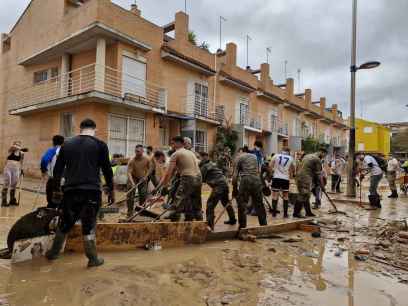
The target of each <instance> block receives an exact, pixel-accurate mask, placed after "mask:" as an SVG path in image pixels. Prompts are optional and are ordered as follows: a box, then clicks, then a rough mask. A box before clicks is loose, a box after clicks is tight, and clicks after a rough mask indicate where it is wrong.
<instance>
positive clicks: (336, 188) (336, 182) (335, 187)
mask: <svg viewBox="0 0 408 306" xmlns="http://www.w3.org/2000/svg"><path fill="white" fill-rule="evenodd" d="M340 184H341V175H338V174H332V176H331V190H332V191H333V192H340Z"/></svg>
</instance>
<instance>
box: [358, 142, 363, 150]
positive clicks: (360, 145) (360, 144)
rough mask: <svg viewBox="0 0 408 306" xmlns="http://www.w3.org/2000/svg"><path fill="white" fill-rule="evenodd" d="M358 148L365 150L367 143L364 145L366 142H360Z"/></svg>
mask: <svg viewBox="0 0 408 306" xmlns="http://www.w3.org/2000/svg"><path fill="white" fill-rule="evenodd" d="M357 150H358V151H364V150H365V145H364V143H359V144H358V146H357Z"/></svg>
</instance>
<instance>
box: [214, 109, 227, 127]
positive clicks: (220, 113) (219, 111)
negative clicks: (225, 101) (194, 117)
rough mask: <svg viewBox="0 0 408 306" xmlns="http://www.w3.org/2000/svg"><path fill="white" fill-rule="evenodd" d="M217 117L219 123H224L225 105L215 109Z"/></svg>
mask: <svg viewBox="0 0 408 306" xmlns="http://www.w3.org/2000/svg"><path fill="white" fill-rule="evenodd" d="M215 116H216V119H217V120H218V121H219V122H221V123H223V122H224V119H225V105H217V106H216V107H215Z"/></svg>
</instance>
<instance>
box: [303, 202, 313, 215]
mask: <svg viewBox="0 0 408 306" xmlns="http://www.w3.org/2000/svg"><path fill="white" fill-rule="evenodd" d="M303 205H304V207H305V212H306V217H316V215H315V214H314V213H313V212H312V209H311V208H310V202H309V201H306V202H304V203H303Z"/></svg>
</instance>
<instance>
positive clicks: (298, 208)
mask: <svg viewBox="0 0 408 306" xmlns="http://www.w3.org/2000/svg"><path fill="white" fill-rule="evenodd" d="M302 207H303V203H302V202H301V201H299V200H298V199H296V201H295V207H294V209H293V218H304V217H303V216H302V214H301V211H302Z"/></svg>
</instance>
